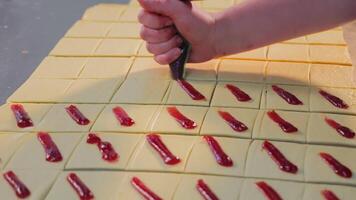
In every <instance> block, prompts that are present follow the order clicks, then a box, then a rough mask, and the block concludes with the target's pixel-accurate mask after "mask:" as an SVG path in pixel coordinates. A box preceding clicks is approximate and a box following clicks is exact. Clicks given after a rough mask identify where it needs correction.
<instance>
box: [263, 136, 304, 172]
mask: <svg viewBox="0 0 356 200" xmlns="http://www.w3.org/2000/svg"><path fill="white" fill-rule="evenodd" d="M262 148H263V149H264V150H266V151H267V153H268V155H269V156H270V157H271V158H272V159H273V160H274V162H275V163H276V164H277V165H278V167H279V169H280V170H282V171H284V172H287V173H292V174H295V173H297V172H298V167H297V166H296V165H294V164H293V163H291V162H290V161H289V160H288V159H287V158H286V157H285V156H284V155H283V154H282V152H280V151H279V149H278V148H277V147H276V146H274V145H273V144H272V143H270V142H269V141H267V140H265V141H264V142H263V144H262Z"/></svg>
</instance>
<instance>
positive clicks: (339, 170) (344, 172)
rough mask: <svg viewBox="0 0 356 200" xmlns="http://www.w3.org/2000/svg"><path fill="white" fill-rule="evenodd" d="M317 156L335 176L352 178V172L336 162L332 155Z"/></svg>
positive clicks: (321, 154)
mask: <svg viewBox="0 0 356 200" xmlns="http://www.w3.org/2000/svg"><path fill="white" fill-rule="evenodd" d="M319 155H320V157H321V158H322V159H323V160H324V161H325V162H326V163H327V164H328V165H329V166H330V167H331V168H332V169H333V171H334V172H335V173H336V174H337V175H339V176H341V177H344V178H351V177H352V171H351V170H350V169H349V168H348V167H346V166H345V165H343V164H342V163H340V162H339V161H338V160H336V159H335V158H334V157H333V156H332V155H330V154H328V153H323V152H321V153H319Z"/></svg>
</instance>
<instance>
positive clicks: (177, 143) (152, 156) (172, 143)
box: [127, 135, 196, 172]
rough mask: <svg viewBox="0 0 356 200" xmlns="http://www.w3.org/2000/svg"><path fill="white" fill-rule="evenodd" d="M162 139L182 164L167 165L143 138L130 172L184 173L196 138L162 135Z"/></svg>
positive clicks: (129, 166)
mask: <svg viewBox="0 0 356 200" xmlns="http://www.w3.org/2000/svg"><path fill="white" fill-rule="evenodd" d="M160 138H161V140H162V142H163V143H164V144H165V145H166V147H167V148H168V149H169V150H170V152H171V153H172V154H174V155H175V156H177V157H179V158H180V162H179V163H177V164H175V165H167V164H165V163H164V162H163V160H162V158H161V156H160V155H159V154H158V153H157V151H156V150H155V149H153V147H152V146H151V144H149V143H148V142H147V139H146V136H145V137H142V138H141V142H140V143H139V145H138V146H137V148H136V150H135V152H134V153H133V155H132V157H131V159H130V162H129V164H128V167H127V168H128V170H141V171H142V170H144V171H161V172H162V171H164V172H183V171H184V168H185V166H186V162H187V159H188V156H189V153H190V151H191V149H192V146H193V144H194V141H195V140H196V137H193V136H179V135H160Z"/></svg>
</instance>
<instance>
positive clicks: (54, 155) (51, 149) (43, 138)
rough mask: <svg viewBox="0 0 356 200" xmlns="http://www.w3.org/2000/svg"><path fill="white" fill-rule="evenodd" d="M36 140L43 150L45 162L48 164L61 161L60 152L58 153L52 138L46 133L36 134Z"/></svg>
mask: <svg viewBox="0 0 356 200" xmlns="http://www.w3.org/2000/svg"><path fill="white" fill-rule="evenodd" d="M37 139H38V141H40V143H41V144H42V146H43V148H44V150H45V153H46V160H47V161H48V162H60V161H62V160H63V157H62V154H61V152H60V151H59V149H58V147H57V145H56V143H54V141H53V140H52V137H51V136H50V135H49V134H48V133H45V132H39V133H37Z"/></svg>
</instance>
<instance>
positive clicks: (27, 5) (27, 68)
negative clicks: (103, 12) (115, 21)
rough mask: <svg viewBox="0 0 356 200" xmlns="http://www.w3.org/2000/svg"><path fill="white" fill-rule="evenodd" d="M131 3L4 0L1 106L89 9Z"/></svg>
mask: <svg viewBox="0 0 356 200" xmlns="http://www.w3.org/2000/svg"><path fill="white" fill-rule="evenodd" d="M127 1H128V0H105V1H100V0H85V1H82V0H60V1H58V0H0V104H2V103H4V102H5V101H6V99H7V97H8V96H9V95H11V94H12V93H13V92H14V91H15V90H16V89H17V88H18V87H19V86H20V85H21V84H22V83H23V82H24V81H25V80H26V79H27V78H28V76H29V75H30V74H31V73H32V71H33V70H34V69H35V68H36V67H37V66H38V64H39V63H40V62H41V60H42V59H43V58H44V57H45V56H46V55H48V53H49V51H50V50H51V49H52V48H53V46H54V45H55V44H56V43H57V41H58V40H59V39H60V38H61V37H62V36H63V35H64V34H65V32H66V31H67V30H68V29H69V27H70V26H71V25H72V24H73V23H74V22H75V21H76V20H78V19H80V17H81V15H82V14H83V13H84V10H85V9H86V8H88V7H89V6H92V5H94V4H97V3H110V2H113V3H126V2H127Z"/></svg>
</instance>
